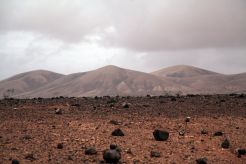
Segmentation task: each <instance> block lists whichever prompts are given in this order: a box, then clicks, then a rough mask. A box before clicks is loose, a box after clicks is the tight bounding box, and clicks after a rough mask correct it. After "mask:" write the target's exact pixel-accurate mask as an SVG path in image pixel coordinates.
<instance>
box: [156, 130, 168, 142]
mask: <svg viewBox="0 0 246 164" xmlns="http://www.w3.org/2000/svg"><path fill="white" fill-rule="evenodd" d="M153 135H154V138H155V140H156V141H166V140H167V139H168V138H169V133H168V132H167V131H162V130H155V131H154V132H153Z"/></svg>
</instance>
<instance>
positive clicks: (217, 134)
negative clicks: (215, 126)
mask: <svg viewBox="0 0 246 164" xmlns="http://www.w3.org/2000/svg"><path fill="white" fill-rule="evenodd" d="M214 136H223V132H221V131H218V132H215V133H214Z"/></svg>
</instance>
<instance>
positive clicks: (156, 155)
mask: <svg viewBox="0 0 246 164" xmlns="http://www.w3.org/2000/svg"><path fill="white" fill-rule="evenodd" d="M150 156H151V157H156V158H159V157H161V153H160V152H157V151H151V152H150Z"/></svg>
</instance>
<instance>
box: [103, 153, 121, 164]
mask: <svg viewBox="0 0 246 164" xmlns="http://www.w3.org/2000/svg"><path fill="white" fill-rule="evenodd" d="M103 159H104V160H105V162H107V163H112V164H117V163H118V162H119V160H120V159H121V154H120V152H119V151H117V150H114V149H108V150H105V151H104V152H103Z"/></svg>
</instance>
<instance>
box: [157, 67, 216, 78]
mask: <svg viewBox="0 0 246 164" xmlns="http://www.w3.org/2000/svg"><path fill="white" fill-rule="evenodd" d="M152 74H154V75H157V76H162V77H177V78H183V77H195V76H203V75H217V74H218V73H216V72H212V71H208V70H205V69H201V68H197V67H193V66H187V65H177V66H172V67H167V68H163V69H160V70H158V71H155V72H152Z"/></svg>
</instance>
